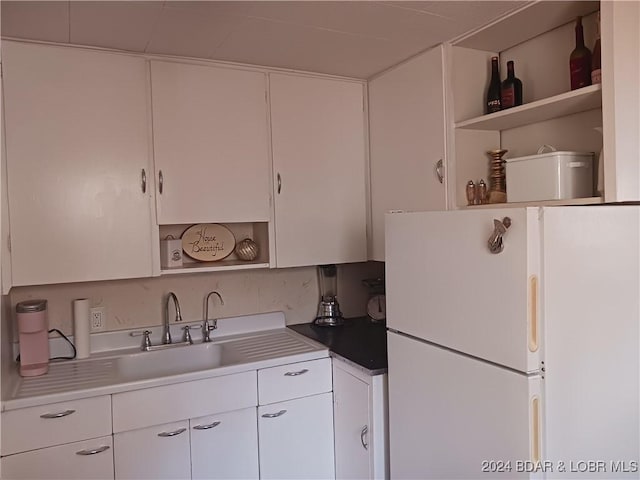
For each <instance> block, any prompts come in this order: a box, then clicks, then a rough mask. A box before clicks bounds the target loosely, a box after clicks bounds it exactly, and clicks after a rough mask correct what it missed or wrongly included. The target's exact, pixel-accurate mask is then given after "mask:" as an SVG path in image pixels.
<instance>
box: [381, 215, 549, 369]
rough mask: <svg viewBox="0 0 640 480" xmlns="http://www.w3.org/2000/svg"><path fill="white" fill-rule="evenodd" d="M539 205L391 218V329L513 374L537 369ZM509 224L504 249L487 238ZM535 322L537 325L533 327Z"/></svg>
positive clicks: (388, 227) (388, 221)
mask: <svg viewBox="0 0 640 480" xmlns="http://www.w3.org/2000/svg"><path fill="white" fill-rule="evenodd" d="M538 212H539V209H537V208H527V209H525V208H509V209H491V210H474V211H469V210H462V211H449V212H419V213H391V214H387V216H386V260H387V261H386V285H387V291H386V293H387V326H388V327H389V328H391V329H393V330H397V331H400V332H404V333H407V334H409V335H412V336H415V337H418V338H421V339H425V340H428V341H430V342H433V343H436V344H438V345H443V346H446V347H449V348H452V349H454V350H458V351H461V352H464V353H467V354H470V355H473V356H476V357H479V358H484V359H487V360H489V361H492V362H495V363H498V364H500V365H506V366H508V367H511V368H514V369H516V370H520V371H525V372H533V371H536V370H538V368H539V365H538V363H539V354H540V347H539V342H538V339H537V338H532V337H531V335H532V333H533V335H534V336H535V335H537V332H538V331H539V329H538V328H536V325H537V321H538V318H537V312H538V311H539V305H538V302H539V300H538V296H537V295H536V292H535V285H537V283H538V282H537V280H538V278H539V277H538V275H539V257H540V248H539V242H540V233H539V227H538V226H539V222H538ZM504 217H509V218H510V219H511V226H510V227H509V229H508V230H507V231H506V233H505V235H504V237H503V245H504V250H503V251H502V252H501V253H498V254H493V253H491V252H490V251H489V248H488V240H489V237H490V236H491V235H492V233H493V231H494V219H497V220H502V219H503V218H504ZM532 324H533V328H532Z"/></svg>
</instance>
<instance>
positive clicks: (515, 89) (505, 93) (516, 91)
mask: <svg viewBox="0 0 640 480" xmlns="http://www.w3.org/2000/svg"><path fill="white" fill-rule="evenodd" d="M501 105H502V109H503V110H504V109H505V108H511V107H516V106H518V105H522V82H521V81H520V79H519V78H516V74H515V72H514V67H513V60H509V61H508V62H507V78H505V80H504V82H502V94H501Z"/></svg>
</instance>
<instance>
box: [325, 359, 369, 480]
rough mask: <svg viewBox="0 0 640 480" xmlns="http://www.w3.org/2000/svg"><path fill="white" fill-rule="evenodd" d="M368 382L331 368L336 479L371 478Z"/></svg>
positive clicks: (359, 479) (361, 479)
mask: <svg viewBox="0 0 640 480" xmlns="http://www.w3.org/2000/svg"><path fill="white" fill-rule="evenodd" d="M369 403H370V401H369V385H367V384H366V383H365V382H363V381H362V380H360V379H358V378H356V377H354V376H353V375H349V374H348V373H347V372H345V371H344V370H342V369H340V368H335V367H334V369H333V409H334V410H333V418H334V425H335V452H336V478H337V479H338V480H342V479H354V480H355V479H358V480H363V479H367V478H372V475H371V453H370V452H372V451H373V446H372V442H371V439H372V438H373V437H372V435H371V431H370V430H371V425H370V414H369Z"/></svg>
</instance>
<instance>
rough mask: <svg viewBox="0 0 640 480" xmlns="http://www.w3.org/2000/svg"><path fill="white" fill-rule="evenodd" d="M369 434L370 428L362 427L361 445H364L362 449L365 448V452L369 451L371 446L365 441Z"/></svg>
mask: <svg viewBox="0 0 640 480" xmlns="http://www.w3.org/2000/svg"><path fill="white" fill-rule="evenodd" d="M367 433H369V427H368V426H367V425H365V426H364V427H362V430H360V443H361V444H362V448H364V449H365V450H369V444H368V443H367V441H366V440H365V437H366V436H367Z"/></svg>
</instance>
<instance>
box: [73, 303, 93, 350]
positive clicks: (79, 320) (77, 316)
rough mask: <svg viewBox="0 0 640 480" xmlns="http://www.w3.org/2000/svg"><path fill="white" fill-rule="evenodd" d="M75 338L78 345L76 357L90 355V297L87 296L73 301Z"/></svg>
mask: <svg viewBox="0 0 640 480" xmlns="http://www.w3.org/2000/svg"><path fill="white" fill-rule="evenodd" d="M73 340H74V343H75V345H76V358H87V357H89V352H90V348H89V347H90V340H89V299H87V298H79V299H78V300H74V301H73Z"/></svg>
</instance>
